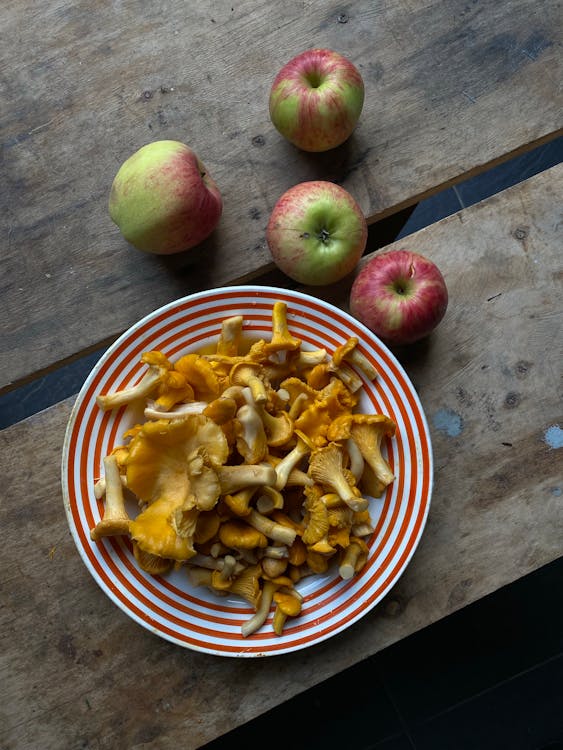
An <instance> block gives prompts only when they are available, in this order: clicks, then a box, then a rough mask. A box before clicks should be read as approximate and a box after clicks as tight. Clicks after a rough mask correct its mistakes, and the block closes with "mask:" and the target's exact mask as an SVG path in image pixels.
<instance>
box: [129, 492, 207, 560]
mask: <svg viewBox="0 0 563 750" xmlns="http://www.w3.org/2000/svg"><path fill="white" fill-rule="evenodd" d="M194 506H195V498H194V497H193V496H192V497H188V498H186V500H183V499H182V498H170V497H161V498H159V499H158V500H156V501H155V502H153V503H151V505H149V506H147V507H146V508H145V509H144V510H143V511H142V512H141V513H139V515H138V516H137V518H135V519H134V520H133V521H131V523H130V525H129V533H130V534H131V538H132V539H134V540H135V541H136V542H137V544H138V545H139V548H140V549H142V550H143V551H144V552H148V553H150V554H152V555H156V556H158V557H167V558H170V559H172V560H177V561H178V562H184V561H185V560H189V558H190V557H193V555H195V549H194V547H193V536H194V533H195V527H196V523H197V517H198V515H199V511H198V510H197V509H196V508H195V507H194Z"/></svg>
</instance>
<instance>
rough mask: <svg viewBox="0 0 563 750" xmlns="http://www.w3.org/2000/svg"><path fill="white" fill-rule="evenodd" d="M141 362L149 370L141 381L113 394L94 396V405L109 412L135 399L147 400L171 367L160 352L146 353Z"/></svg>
mask: <svg viewBox="0 0 563 750" xmlns="http://www.w3.org/2000/svg"><path fill="white" fill-rule="evenodd" d="M141 361H142V362H145V363H146V364H148V365H149V369H148V370H147V371H146V372H145V373H144V375H143V377H142V378H141V380H140V381H139V382H138V383H137V384H136V385H134V386H131V387H129V388H123V389H122V390H120V391H116V392H115V393H106V394H99V395H98V396H96V403H97V404H98V406H99V407H100V409H103V410H104V411H109V410H110V409H116V408H117V407H119V406H124V405H125V404H130V403H132V402H133V401H136V400H137V399H141V398H147V397H148V396H150V395H151V394H152V393H153V392H154V391H155V390H156V388H157V387H158V385H159V384H160V383H162V381H163V379H164V378H165V377H166V375H167V374H168V372H169V371H170V368H171V367H172V365H171V363H170V362H169V361H168V359H167V358H166V357H165V356H164V355H163V354H161V353H160V352H146V353H145V354H143V355H142V356H141Z"/></svg>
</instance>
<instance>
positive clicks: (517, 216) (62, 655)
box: [0, 166, 563, 750]
mask: <svg viewBox="0 0 563 750" xmlns="http://www.w3.org/2000/svg"><path fill="white" fill-rule="evenodd" d="M562 194H563V167H561V166H560V167H556V168H554V169H552V170H550V171H549V172H546V173H543V174H542V175H539V176H537V177H534V178H531V179H530V180H528V181H527V182H525V183H522V184H521V185H519V186H517V187H515V188H512V189H510V190H508V191H505V192H504V193H501V194H499V195H498V196H495V197H493V198H491V199H489V200H487V201H484V202H483V203H481V204H478V205H476V206H473V207H472V208H469V209H467V210H465V211H462V212H460V213H459V214H456V215H454V216H452V217H450V218H448V219H445V220H444V221H441V222H439V223H438V224H436V225H435V226H433V227H431V228H429V229H426V230H423V231H421V232H419V233H417V234H415V235H413V236H411V237H410V238H409V239H408V246H409V247H411V248H413V249H418V250H419V251H420V252H425V253H426V254H427V255H428V256H429V257H431V258H432V259H434V260H435V261H436V262H437V263H438V264H439V265H440V268H441V269H442V270H443V272H444V276H445V278H446V281H447V284H448V288H449V291H450V306H449V308H448V312H447V313H446V317H445V318H444V320H443V321H442V323H441V324H440V326H439V327H438V328H437V329H436V331H435V332H434V333H433V334H432V336H431V337H430V338H429V339H427V340H426V341H425V342H424V343H422V344H421V345H419V346H413V347H411V348H409V349H407V350H403V351H397V355H398V356H399V358H400V360H401V362H402V363H403V365H404V366H405V368H406V370H407V372H408V373H409V375H410V377H411V379H412V381H413V383H414V384H415V386H416V388H417V390H418V392H419V395H420V398H421V400H422V404H423V406H424V409H425V411H426V415H427V418H428V422H429V425H430V430H431V434H432V440H433V448H434V460H435V486H434V493H433V498H432V504H431V508H430V514H429V519H428V523H427V526H426V529H425V532H424V534H423V537H422V541H421V544H420V545H419V547H418V549H417V551H416V553H415V555H414V557H413V559H412V560H411V562H410V564H409V566H408V567H407V569H406V571H405V573H404V574H403V576H402V577H401V579H400V581H399V582H398V583H397V585H396V586H395V587H394V589H393V590H392V591H391V592H390V593H389V595H388V596H387V597H386V599H384V600H383V601H382V602H381V603H380V604H379V605H378V606H377V607H376V608H375V609H374V610H372V611H371V612H370V613H369V614H367V615H366V616H365V617H364V618H363V619H362V620H360V621H359V622H358V623H356V624H355V625H354V626H352V627H351V628H349V629H348V630H347V631H345V632H343V633H342V634H340V635H338V636H336V637H334V638H331V639H329V640H328V641H325V642H323V643H321V644H319V645H317V646H315V647H313V648H310V649H305V650H303V651H301V652H297V653H296V654H293V655H292V654H289V655H283V656H277V657H272V658H271V659H268V658H264V659H247V660H238V659H229V658H226V657H225V658H221V657H212V656H209V655H206V654H200V653H197V652H192V651H189V650H184V649H182V648H179V647H177V646H174V645H172V644H170V643H168V642H166V641H163V640H161V639H159V638H157V637H155V636H153V635H152V634H150V633H149V632H148V631H146V630H144V629H143V628H141V627H140V626H138V625H136V624H135V623H134V622H133V621H131V620H129V619H128V618H127V617H126V616H125V615H124V614H123V613H122V612H121V610H119V609H118V608H117V607H116V606H115V605H113V604H112V603H111V601H110V600H109V599H108V598H106V596H105V595H104V594H103V593H102V591H101V590H100V589H99V588H98V586H97V585H96V584H95V582H94V580H93V579H92V578H91V577H90V575H89V573H88V572H87V571H86V569H85V567H84V565H83V564H82V562H81V560H80V558H79V556H78V553H77V551H76V548H75V546H74V543H73V541H72V539H71V536H70V533H69V531H68V527H67V523H66V518H65V513H64V509H63V501H62V496H61V490H60V461H61V447H62V443H63V437H64V431H65V427H66V422H67V420H68V417H69V415H70V410H71V407H72V401H73V399H69V400H67V401H64V402H62V403H60V404H58V405H56V406H54V407H52V408H50V409H48V410H46V411H44V412H42V413H39V414H37V415H35V416H34V417H32V418H30V419H28V420H26V421H24V422H21V423H20V424H18V425H15V426H13V427H10V428H9V429H6V430H4V431H2V432H0V463H1V465H2V467H3V491H2V494H1V496H0V528H1V529H2V538H3V541H2V547H1V552H0V555H1V559H2V563H1V566H2V570H3V576H2V587H1V590H0V605H1V606H0V628H1V630H2V633H3V649H2V651H1V653H0V668H1V673H2V675H3V679H2V682H1V684H0V746H1V747H2V748H3V750H28V749H29V750H35V749H36V748H38V747H41V748H42V749H43V750H59V748H61V747H64V748H65V749H66V750H78V749H79V748H86V747H88V748H102V747H127V748H138V747H143V748H147V750H162V749H163V748H172V747H177V746H180V745H181V746H182V747H185V748H188V749H190V748H197V747H199V746H201V745H202V744H204V743H205V742H208V741H210V740H211V739H213V738H215V737H217V736H219V735H221V734H223V733H225V732H227V731H229V730H230V729H232V728H234V727H235V726H237V725H239V724H241V723H243V722H245V721H248V720H250V719H252V718H253V717H255V716H257V715H259V714H261V713H263V712H265V711H266V710H268V709H269V708H272V707H273V706H275V705H277V704H279V703H281V702H283V701H284V700H286V699H288V698H290V697H292V696H293V695H295V694H297V693H299V692H300V691H302V690H305V689H306V688H308V687H311V686H313V685H315V684H317V683H319V682H320V681H322V680H324V679H326V678H328V677H330V676H331V675H333V674H335V673H337V672H340V671H341V670H343V669H346V668H347V667H349V666H351V665H353V664H354V663H356V662H358V661H360V660H362V659H364V658H366V657H368V656H369V655H371V654H373V653H375V652H377V651H379V650H380V649H382V648H384V647H385V646H387V645H389V644H391V643H393V642H395V641H397V640H399V639H401V638H403V637H405V636H406V635H408V634H410V633H412V632H414V631H416V630H418V629H420V628H423V627H425V626H426V625H429V624H430V623H432V622H433V621H435V620H437V619H439V618H442V617H444V616H446V615H447V614H449V613H451V612H454V611H455V610H457V609H459V608H461V607H463V606H465V605H467V604H469V603H471V602H473V601H475V600H477V599H479V598H480V597H482V596H485V595H486V594H489V593H491V592H493V591H495V590H496V589H498V588H499V587H501V586H504V585H506V584H508V583H510V582H511V581H514V580H516V579H518V578H520V577H521V576H523V575H525V574H526V573H528V572H531V571H533V570H534V569H536V568H538V567H540V566H542V565H544V564H546V563H548V562H550V561H552V560H553V559H556V558H557V557H559V556H560V555H561V552H562V547H561V539H562V532H563V520H562V519H563V515H562V507H561V502H562V499H561V498H562V495H561V488H562V477H561V449H560V448H559V449H558V448H556V447H554V446H553V444H550V442H549V441H548V440H546V435H547V431H548V430H549V428H550V427H552V426H554V425H559V426H561V425H562V424H563V421H562V420H563V415H562V414H561V397H560V386H561V356H560V355H561V344H562V334H561V332H562V330H563V326H562V322H563V321H562V304H561V279H562V278H563V268H562V260H561V252H560V227H561V219H562V216H561V195H562ZM401 244H406V242H405V243H401ZM391 247H392V246H391ZM328 293H331V294H332V296H333V300H335V301H336V300H337V299H340V303H341V304H342V306H343V307H345V306H346V299H347V289H346V287H345V285H344V286H341V287H340V291H339V294H340V297H338V295H337V294H336V290H335V289H332V290H327V294H328Z"/></svg>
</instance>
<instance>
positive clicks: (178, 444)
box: [126, 414, 229, 510]
mask: <svg viewBox="0 0 563 750" xmlns="http://www.w3.org/2000/svg"><path fill="white" fill-rule="evenodd" d="M228 451H229V449H228V445H227V440H226V438H225V435H224V433H223V431H222V429H221V428H220V427H219V426H218V425H216V424H215V422H213V421H212V420H211V419H209V418H208V417H205V416H204V415H202V414H190V415H189V416H188V417H187V418H184V419H181V420H177V421H176V420H172V421H170V422H169V421H167V420H157V421H154V422H146V423H145V424H144V425H143V427H142V429H141V430H140V431H139V432H138V433H137V434H136V435H135V437H134V438H133V439H132V440H131V443H130V446H129V455H128V457H127V461H126V467H127V486H128V487H129V489H130V490H131V491H132V492H134V493H135V495H136V496H137V497H138V498H139V500H140V501H141V502H143V503H152V502H155V501H156V500H158V499H160V498H161V497H166V498H170V499H174V500H178V499H180V500H181V501H182V502H183V501H185V500H186V499H187V497H188V495H191V494H194V493H195V489H194V485H197V487H198V488H199V491H200V493H201V492H203V491H204V490H205V492H206V495H205V496H204V495H203V494H200V495H199V496H198V497H195V501H194V503H195V506H196V507H198V508H199V509H200V510H208V509H209V507H211V506H212V505H213V503H214V502H215V501H216V500H217V498H218V497H219V494H220V486H219V482H218V481H217V477H216V469H217V468H218V467H219V466H221V465H222V464H223V463H224V462H225V461H226V460H227V458H228ZM210 494H212V495H213V497H210V496H209V495H210Z"/></svg>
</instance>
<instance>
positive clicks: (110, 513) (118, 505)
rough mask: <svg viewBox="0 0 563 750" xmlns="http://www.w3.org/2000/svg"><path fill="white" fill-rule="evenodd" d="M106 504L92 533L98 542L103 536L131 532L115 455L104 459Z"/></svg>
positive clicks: (92, 537) (92, 536) (91, 535)
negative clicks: (101, 516)
mask: <svg viewBox="0 0 563 750" xmlns="http://www.w3.org/2000/svg"><path fill="white" fill-rule="evenodd" d="M103 463H104V474H105V502H104V515H103V518H102V519H101V520H100V521H98V523H97V524H96V526H95V527H94V528H93V529H92V530H91V531H90V537H91V539H93V540H94V541H98V540H99V539H101V537H103V536H119V535H121V534H127V533H128V532H129V524H130V523H131V519H130V518H129V515H128V514H127V510H126V508H125V498H124V496H123V486H122V484H121V477H120V474H119V467H118V465H117V458H116V456H115V455H114V454H110V455H109V456H105V458H104V461H103Z"/></svg>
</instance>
